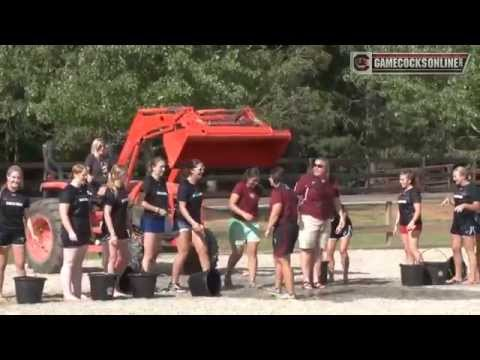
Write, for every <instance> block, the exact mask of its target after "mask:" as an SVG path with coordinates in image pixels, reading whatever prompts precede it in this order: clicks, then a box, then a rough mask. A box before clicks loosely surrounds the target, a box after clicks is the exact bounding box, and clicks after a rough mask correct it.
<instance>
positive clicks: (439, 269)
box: [423, 261, 449, 285]
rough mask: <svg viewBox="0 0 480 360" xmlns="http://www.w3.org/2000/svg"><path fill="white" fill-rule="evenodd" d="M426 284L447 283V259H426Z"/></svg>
mask: <svg viewBox="0 0 480 360" xmlns="http://www.w3.org/2000/svg"><path fill="white" fill-rule="evenodd" d="M423 265H424V266H425V279H424V285H445V282H446V281H447V280H448V274H449V269H448V263H447V262H445V261H425V262H424V263H423Z"/></svg>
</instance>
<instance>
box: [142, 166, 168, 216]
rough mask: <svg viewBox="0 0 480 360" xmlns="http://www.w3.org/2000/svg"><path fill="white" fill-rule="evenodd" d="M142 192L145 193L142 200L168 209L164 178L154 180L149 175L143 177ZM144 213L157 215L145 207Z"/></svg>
mask: <svg viewBox="0 0 480 360" xmlns="http://www.w3.org/2000/svg"><path fill="white" fill-rule="evenodd" d="M143 192H144V193H145V198H144V200H145V201H146V202H147V203H149V204H150V205H153V206H156V207H159V208H161V209H164V210H167V209H168V192H167V184H166V183H165V179H163V178H160V180H155V179H154V178H153V176H151V175H149V176H147V177H145V179H144V180H143ZM145 214H148V215H154V216H158V214H156V213H154V212H152V211H150V210H147V209H145Z"/></svg>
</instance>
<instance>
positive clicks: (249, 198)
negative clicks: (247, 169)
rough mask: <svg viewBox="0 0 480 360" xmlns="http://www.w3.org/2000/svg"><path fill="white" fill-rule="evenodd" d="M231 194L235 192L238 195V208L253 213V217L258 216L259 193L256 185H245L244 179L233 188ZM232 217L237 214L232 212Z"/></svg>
mask: <svg viewBox="0 0 480 360" xmlns="http://www.w3.org/2000/svg"><path fill="white" fill-rule="evenodd" d="M232 194H237V195H238V196H239V200H238V201H237V206H238V207H239V208H240V209H242V210H243V211H246V212H247V213H249V214H251V215H253V217H255V218H256V217H257V216H258V202H259V201H260V195H261V194H260V189H259V188H258V187H255V188H253V189H250V188H248V187H247V184H246V182H245V181H240V182H239V183H238V184H237V185H235V187H234V188H233V190H232ZM234 217H238V215H236V214H234ZM242 219H243V218H242Z"/></svg>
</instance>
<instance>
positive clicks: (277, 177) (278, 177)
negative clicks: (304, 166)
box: [270, 166, 285, 184]
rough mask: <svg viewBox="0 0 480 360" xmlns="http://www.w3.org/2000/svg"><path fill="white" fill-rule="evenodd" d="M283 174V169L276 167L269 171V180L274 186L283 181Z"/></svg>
mask: <svg viewBox="0 0 480 360" xmlns="http://www.w3.org/2000/svg"><path fill="white" fill-rule="evenodd" d="M284 173H285V169H284V168H282V167H280V166H278V167H276V168H274V169H272V171H270V178H271V179H272V180H273V183H274V184H280V183H281V182H282V181H283V174H284Z"/></svg>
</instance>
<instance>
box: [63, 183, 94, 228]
mask: <svg viewBox="0 0 480 360" xmlns="http://www.w3.org/2000/svg"><path fill="white" fill-rule="evenodd" d="M59 200H60V204H69V205H70V207H69V209H68V217H69V218H70V221H71V223H72V226H73V230H74V231H75V232H76V233H81V234H88V233H90V200H91V197H90V196H89V194H88V192H87V187H86V186H81V187H79V188H76V187H75V186H73V185H72V184H68V185H67V187H66V188H65V189H64V190H63V191H62V192H61V193H60V197H59ZM62 230H64V231H66V229H64V228H63V225H62Z"/></svg>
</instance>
